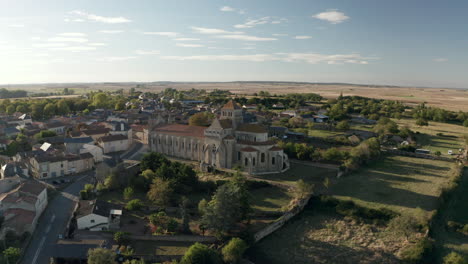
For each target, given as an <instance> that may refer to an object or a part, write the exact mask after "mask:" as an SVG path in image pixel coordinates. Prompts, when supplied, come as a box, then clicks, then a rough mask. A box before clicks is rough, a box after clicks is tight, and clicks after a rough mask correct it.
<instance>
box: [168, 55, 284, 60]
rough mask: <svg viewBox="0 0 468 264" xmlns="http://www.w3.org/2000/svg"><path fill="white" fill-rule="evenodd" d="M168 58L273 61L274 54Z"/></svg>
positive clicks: (174, 57)
mask: <svg viewBox="0 0 468 264" xmlns="http://www.w3.org/2000/svg"><path fill="white" fill-rule="evenodd" d="M162 58H163V59H166V60H180V61H185V60H195V61H254V62H261V61H272V60H275V58H274V56H272V55H270V54H254V55H198V56H163V57H162Z"/></svg>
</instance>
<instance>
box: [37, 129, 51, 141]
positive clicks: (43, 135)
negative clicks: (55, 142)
mask: <svg viewBox="0 0 468 264" xmlns="http://www.w3.org/2000/svg"><path fill="white" fill-rule="evenodd" d="M55 136H57V133H55V132H54V131H51V130H42V131H41V132H39V133H37V134H35V135H34V138H35V139H36V140H41V139H43V138H48V137H55Z"/></svg>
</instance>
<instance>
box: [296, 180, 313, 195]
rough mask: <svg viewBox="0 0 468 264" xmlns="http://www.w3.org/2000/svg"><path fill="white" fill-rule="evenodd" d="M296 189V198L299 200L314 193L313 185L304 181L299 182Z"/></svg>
mask: <svg viewBox="0 0 468 264" xmlns="http://www.w3.org/2000/svg"><path fill="white" fill-rule="evenodd" d="M296 187H297V193H296V197H297V198H299V199H302V198H304V197H305V196H307V195H309V194H311V193H312V192H313V189H314V185H313V184H310V183H307V182H305V181H304V180H302V179H300V180H298V181H297V183H296Z"/></svg>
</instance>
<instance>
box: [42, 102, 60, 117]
mask: <svg viewBox="0 0 468 264" xmlns="http://www.w3.org/2000/svg"><path fill="white" fill-rule="evenodd" d="M56 111H57V109H56V107H55V104H54V103H48V104H46V105H45V106H44V111H43V113H44V116H45V117H52V116H54V115H55V114H56Z"/></svg>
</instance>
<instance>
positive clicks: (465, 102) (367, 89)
mask: <svg viewBox="0 0 468 264" xmlns="http://www.w3.org/2000/svg"><path fill="white" fill-rule="evenodd" d="M136 85H137V83H89V84H86V83H79V84H41V85H12V86H9V87H5V88H9V89H25V90H28V91H34V92H56V91H60V90H63V88H65V87H68V88H72V89H75V90H76V91H79V92H80V93H85V92H89V91H96V90H103V91H106V90H118V89H130V88H132V87H135V86H136ZM141 85H143V87H142V88H138V90H141V91H150V92H159V91H162V90H164V89H166V88H169V87H171V88H175V89H181V90H190V89H192V88H195V89H206V90H214V89H220V90H230V91H231V92H233V93H236V94H253V93H258V92H259V91H268V92H270V93H271V94H286V93H318V94H320V95H322V96H324V97H326V98H336V97H338V95H339V94H340V93H343V94H344V95H357V96H364V97H372V98H379V99H388V100H397V101H402V102H405V103H408V104H420V103H422V102H427V103H428V105H431V106H436V107H440V108H445V109H449V110H453V111H458V110H462V111H466V112H468V89H439V88H437V89H436V88H414V87H395V86H372V85H369V86H367V85H350V84H312V83H287V82H227V83H216V82H213V83H190V82H186V83H171V82H157V83H142V84H141ZM0 88H2V87H0Z"/></svg>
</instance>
